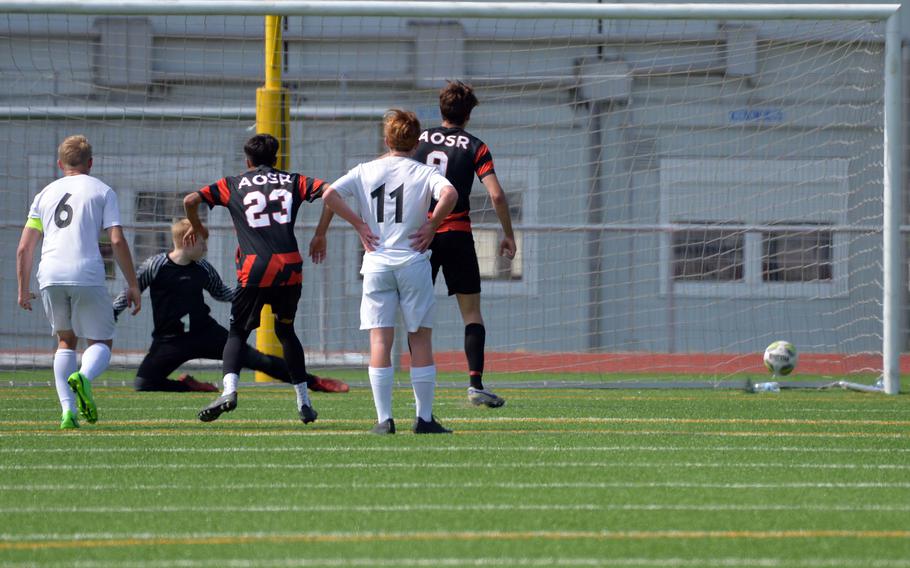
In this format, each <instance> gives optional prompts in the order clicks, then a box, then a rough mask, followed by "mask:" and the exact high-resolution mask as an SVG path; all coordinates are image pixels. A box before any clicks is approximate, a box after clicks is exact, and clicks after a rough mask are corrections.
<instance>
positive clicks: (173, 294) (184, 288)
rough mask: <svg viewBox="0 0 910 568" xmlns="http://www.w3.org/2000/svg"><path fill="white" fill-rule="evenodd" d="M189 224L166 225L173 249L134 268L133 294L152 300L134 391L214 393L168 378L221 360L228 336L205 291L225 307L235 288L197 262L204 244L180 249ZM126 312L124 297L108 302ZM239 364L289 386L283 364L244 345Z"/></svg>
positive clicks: (324, 381)
mask: <svg viewBox="0 0 910 568" xmlns="http://www.w3.org/2000/svg"><path fill="white" fill-rule="evenodd" d="M189 228H190V222H189V221H188V220H186V219H180V220H179V221H177V222H175V223H174V224H173V225H171V236H172V238H173V241H174V248H173V250H171V251H170V252H162V253H160V254H156V255H155V256H153V257H151V258H149V259H147V260H146V261H145V262H143V263H142V266H140V267H139V271H138V274H137V278H138V279H139V291H140V292H142V291H143V290H145V289H146V288H148V289H149V295H150V296H151V298H152V315H153V317H154V324H155V328H154V329H153V330H152V346H151V347H150V348H149V351H148V353H147V354H146V356H145V358H144V359H143V360H142V363H140V365H139V369H138V370H137V371H136V380H135V385H134V386H135V389H136V390H137V391H146V392H149V391H159V392H218V388H217V387H216V386H215V385H213V384H211V383H204V382H201V381H197V380H196V379H195V378H194V377H193V376H192V375H187V374H183V375H182V376H181V377H180V378H179V379H178V380H172V379H169V378H168V375H170V374H171V373H172V372H174V371H175V370H176V369H177V368H178V367H180V365H183V364H184V363H186V362H187V361H191V360H193V359H221V356H222V354H223V353H224V345H225V343H227V338H228V330H227V329H225V328H224V327H222V326H221V325H220V324H219V323H218V322H217V321H215V320H214V319H213V318H212V316H211V315H209V314H210V312H211V310H210V309H209V307H208V305H206V303H205V299H204V298H203V295H202V291H203V290H205V291H207V292H208V293H209V295H210V296H211V297H212V298H214V299H215V300H219V301H221V302H230V301H231V300H233V298H234V294H235V293H236V291H237V290H239V288H229V287H228V286H226V285H225V284H224V282H223V281H222V280H221V276H219V274H218V271H216V270H215V267H213V266H212V265H211V264H209V263H208V262H207V261H206V260H205V259H204V258H203V257H204V256H205V253H206V241H205V239H203V238H197V239H196V242H195V244H193V245H192V246H188V247H186V246H183V237H184V235H186V232H187V231H188V230H189ZM126 307H127V298H126V292H125V291H124V292H122V293H121V294H120V295H119V296H117V298H116V299H115V300H114V315H115V316H117V315H119V314H120V312H122V311H123V310H125V309H126ZM241 358H242V361H243V366H244V367H245V368H247V369H253V370H256V371H262V372H263V373H265V374H267V375H270V376H272V377H274V378H276V379H278V380H279V381H284V382H286V383H289V382H291V377H290V374H289V373H288V367H287V364H286V363H285V362H284V359H282V358H280V357H275V356H274V355H266V354H265V353H261V352H259V351H257V350H256V349H253V348H252V347H250V346H249V345H247V344H246V343H244V344H243V345H242V353H241ZM308 385H309V388H310V390H313V391H318V392H347V391H348V390H349V388H348V385H346V384H345V383H343V382H342V381H339V380H336V379H329V378H326V377H313V379H312V380H310V381H308Z"/></svg>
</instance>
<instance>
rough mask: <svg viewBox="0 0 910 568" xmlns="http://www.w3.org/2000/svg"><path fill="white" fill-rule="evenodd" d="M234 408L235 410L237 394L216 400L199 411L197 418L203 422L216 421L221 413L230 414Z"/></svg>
mask: <svg viewBox="0 0 910 568" xmlns="http://www.w3.org/2000/svg"><path fill="white" fill-rule="evenodd" d="M235 408H237V393H236V392H232V393H231V394H225V395H222V396H219V397H218V398H216V399H215V400H214V402H212V403H211V404H209V405H208V406H206V407H205V408H203V409H202V410H200V411H199V414H197V416H198V417H199V420H202V421H203V422H212V421H213V420H217V419H218V417H219V416H221V414H222V413H224V412H230V411H232V410H234V409H235Z"/></svg>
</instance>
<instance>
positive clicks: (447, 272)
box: [414, 81, 516, 408]
mask: <svg viewBox="0 0 910 568" xmlns="http://www.w3.org/2000/svg"><path fill="white" fill-rule="evenodd" d="M475 106H477V97H476V96H475V95H474V90H473V89H472V88H471V87H470V86H469V85H466V84H464V83H462V82H460V81H452V82H449V83H448V84H447V85H446V86H445V87H444V88H443V89H442V90H441V91H440V92H439V111H440V113H441V114H442V126H438V127H436V128H431V129H429V130H425V131H423V132H422V133H421V134H420V138H419V144H418V145H417V151H416V152H415V154H414V159H415V160H418V161H420V162H423V163H425V164H429V165H431V166H435V167H436V168H437V169H438V170H439V173H441V174H442V175H443V176H445V177H446V178H448V179H449V181H451V182H452V185H454V186H455V189H456V191H458V203H457V204H456V205H455V209H454V210H453V211H452V213H451V214H449V216H448V217H446V219H445V221H443V222H442V225H440V226H439V229H438V230H437V231H436V236H435V237H434V238H433V243H432V244H431V245H430V250H432V251H433V255H432V256H431V257H430V262H431V263H432V268H433V281H434V282H435V281H436V276H437V275H438V274H439V269H440V268H441V269H442V274H443V276H444V277H445V280H446V286H447V287H448V289H449V295H450V296H452V295H454V296H455V298H456V299H457V300H458V308H459V310H460V311H461V318H462V320H463V321H464V324H465V328H464V351H465V355H466V356H467V359H468V375H469V380H470V385H471V386H470V387H469V388H468V400H470V401H471V402H472V403H473V404H476V405H486V406H489V407H490V408H498V407H500V406H502V405H503V404H505V400H504V399H503V398H502V397H500V396H498V395H496V394H494V393H493V392H491V391H488V390H486V389H485V388H484V386H483V364H484V344H485V343H486V329H485V328H484V325H483V316H482V315H481V313H480V268H479V266H478V263H477V252H476V251H475V249H474V237H473V235H472V234H471V218H470V211H471V201H470V197H471V186H472V185H473V183H474V176H475V175H476V176H477V178H478V179H479V180H480V182H481V183H483V185H484V187H486V189H487V192H488V193H489V194H490V199H491V200H492V202H493V208H494V209H495V210H496V216H497V217H498V218H499V222H500V224H501V225H502V231H503V238H502V241H501V242H500V243H499V254H501V255H504V256H505V257H507V258H514V257H515V252H516V247H515V235H514V233H513V231H512V216H511V214H510V212H509V203H508V201H507V199H506V194H505V192H503V190H502V186H500V185H499V180H498V179H497V177H496V171H495V170H494V169H493V156H492V155H491V154H490V149H489V148H487V145H486V144H484V143H483V142H482V141H481V140H480V139H478V138H477V137H475V136H473V135H471V134H470V133H468V132H467V131H466V130H465V126H467V124H468V121H469V120H470V119H471V111H472V110H473V109H474V107H475ZM433 205H435V203H434V204H433Z"/></svg>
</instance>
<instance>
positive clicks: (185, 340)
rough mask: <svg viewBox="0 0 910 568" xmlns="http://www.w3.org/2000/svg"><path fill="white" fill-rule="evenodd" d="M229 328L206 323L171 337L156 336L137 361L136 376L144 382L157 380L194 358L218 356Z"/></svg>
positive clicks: (213, 357) (222, 348)
mask: <svg viewBox="0 0 910 568" xmlns="http://www.w3.org/2000/svg"><path fill="white" fill-rule="evenodd" d="M227 337H228V331H227V330H226V329H224V328H223V327H221V326H220V325H217V324H215V325H212V326H208V327H206V328H204V329H201V330H195V331H194V332H193V333H185V334H181V335H175V336H170V337H161V338H158V337H156V338H155V339H154V340H152V346H151V347H150V348H149V352H148V354H147V355H146V356H145V358H144V359H143V360H142V363H140V365H139V369H138V370H137V371H136V377H141V378H142V379H143V380H144V381H146V382H151V383H158V382H161V381H163V380H165V379H167V377H168V375H170V374H171V373H173V372H174V371H176V370H177V368H178V367H180V365H183V364H184V363H186V362H187V361H192V360H193V359H216V360H220V359H221V356H222V353H224V344H225V343H227Z"/></svg>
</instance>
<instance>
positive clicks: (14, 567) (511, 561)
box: [5, 556, 910, 568]
mask: <svg viewBox="0 0 910 568" xmlns="http://www.w3.org/2000/svg"><path fill="white" fill-rule="evenodd" d="M5 566H7V567H8V568H26V567H28V568H34V566H35V564H34V563H31V562H28V563H19V562H16V563H7V564H5ZM49 566H61V567H66V568H210V567H211V568H221V567H223V568H314V567H318V566H322V567H325V568H347V567H373V566H375V567H387V566H392V567H396V566H402V567H408V568H412V567H413V568H426V567H429V568H434V567H437V566H438V567H450V566H469V567H470V566H480V567H484V566H490V567H494V568H503V567H508V566H518V567H525V566H528V567H538V566H543V567H549V566H557V567H578V568H586V567H594V568H598V567H604V566H629V567H638V568H649V567H651V568H741V567H755V568H782V567H790V568H794V567H795V568H838V567H840V568H908V567H910V560H888V559H882V560H873V559H870V558H837V559H835V558H804V559H800V560H793V559H790V558H769V557H764V558H750V557H735V558H729V557H708V558H646V557H626V558H584V557H581V558H566V557H564V556H563V557H559V558H522V557H511V558H510V557H497V558H477V557H470V558H415V557H408V558H284V559H273V560H261V559H236V558H235V559H232V560H227V559H218V560H185V559H174V560H148V561H142V560H139V561H136V560H132V561H123V560H118V561H116V562H110V561H108V562H104V561H93V560H76V561H70V562H66V563H64V564H50V565H49Z"/></svg>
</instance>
